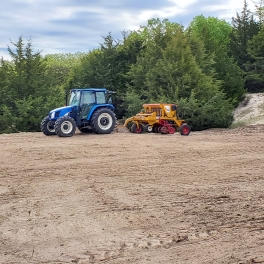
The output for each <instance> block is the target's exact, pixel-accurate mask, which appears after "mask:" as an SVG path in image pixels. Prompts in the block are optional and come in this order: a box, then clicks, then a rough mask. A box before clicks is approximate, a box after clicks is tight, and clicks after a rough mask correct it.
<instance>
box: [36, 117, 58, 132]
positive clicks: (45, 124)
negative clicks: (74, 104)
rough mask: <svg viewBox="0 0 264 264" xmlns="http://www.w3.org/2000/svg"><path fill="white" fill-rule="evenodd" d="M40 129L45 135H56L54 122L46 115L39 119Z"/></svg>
mask: <svg viewBox="0 0 264 264" xmlns="http://www.w3.org/2000/svg"><path fill="white" fill-rule="evenodd" d="M40 129H41V132H43V134H44V135H46V136H52V135H56V133H55V127H54V122H53V121H50V120H49V117H48V116H46V117H44V118H43V120H42V121H41V124H40Z"/></svg>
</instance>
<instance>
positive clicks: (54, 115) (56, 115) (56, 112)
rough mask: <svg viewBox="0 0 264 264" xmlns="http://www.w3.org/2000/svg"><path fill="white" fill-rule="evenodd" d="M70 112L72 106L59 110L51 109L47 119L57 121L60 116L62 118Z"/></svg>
mask: <svg viewBox="0 0 264 264" xmlns="http://www.w3.org/2000/svg"><path fill="white" fill-rule="evenodd" d="M71 111H72V106H64V107H60V108H56V109H53V110H51V111H50V112H49V118H50V119H57V118H59V117H61V116H64V115H65V114H67V113H69V112H71Z"/></svg>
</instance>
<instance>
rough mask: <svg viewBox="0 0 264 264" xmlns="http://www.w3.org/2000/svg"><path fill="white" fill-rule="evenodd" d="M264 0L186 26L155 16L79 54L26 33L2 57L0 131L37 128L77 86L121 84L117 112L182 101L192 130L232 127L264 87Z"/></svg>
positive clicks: (123, 113) (113, 86)
mask: <svg viewBox="0 0 264 264" xmlns="http://www.w3.org/2000/svg"><path fill="white" fill-rule="evenodd" d="M263 2H264V1H263V0H261V1H260V2H259V3H258V4H257V5H256V10H255V11H254V13H252V12H251V11H250V10H249V9H248V5H247V2H246V1H245V2H244V6H243V9H242V11H241V13H237V14H236V16H235V17H233V18H232V23H228V22H226V21H225V20H221V19H219V18H216V17H204V16H203V15H199V16H196V17H195V18H194V19H193V20H192V22H191V23H190V24H189V26H188V27H187V28H184V27H183V26H182V25H181V24H178V23H174V22H171V21H169V20H168V19H164V20H160V19H158V18H157V19H151V20H149V21H148V23H147V25H146V26H141V27H140V28H139V29H138V30H135V31H124V32H122V37H121V39H114V38H113V36H112V34H111V33H109V34H108V35H107V36H106V37H103V41H102V43H101V44H99V46H98V48H96V49H94V50H92V51H89V52H86V53H75V54H70V53H69V54H49V55H46V56H42V54H41V52H34V50H33V47H32V42H31V40H28V41H27V42H26V43H25V41H24V40H23V38H22V36H21V37H19V39H18V41H17V42H11V44H12V45H13V46H14V48H13V49H12V48H11V47H9V46H8V52H9V54H10V57H11V60H4V59H3V58H2V59H1V61H0V91H1V97H0V133H10V132H18V131H39V130H40V121H41V119H42V118H43V117H44V116H46V115H47V113H48V112H49V111H50V110H51V109H54V108H56V107H60V106H62V105H63V104H64V102H65V92H67V91H69V90H70V89H72V88H87V87H94V88H96V87H106V88H108V89H109V90H113V91H116V92H117V94H116V96H115V97H114V105H115V107H116V114H117V117H118V118H119V119H122V118H125V117H128V116H131V115H134V114H136V113H137V112H138V111H139V110H140V109H141V108H142V104H144V103H158V102H160V103H162V102H164V103H176V104H178V106H179V107H178V109H179V115H180V116H181V117H182V118H184V119H185V120H187V122H188V123H189V124H190V125H191V127H192V129H193V130H202V129H206V128H213V127H229V126H230V124H231V123H232V121H233V114H232V113H233V110H234V108H235V107H236V106H237V105H238V103H239V102H240V101H241V100H243V98H244V96H245V93H246V92H264V74H263V73H264V71H263V67H264V27H263V26H262V25H263V12H262V11H263V6H264V5H263Z"/></svg>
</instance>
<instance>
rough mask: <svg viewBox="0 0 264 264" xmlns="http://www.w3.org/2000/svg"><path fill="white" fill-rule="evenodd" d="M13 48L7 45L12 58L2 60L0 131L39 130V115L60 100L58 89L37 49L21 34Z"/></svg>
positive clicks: (42, 115) (40, 116)
mask: <svg viewBox="0 0 264 264" xmlns="http://www.w3.org/2000/svg"><path fill="white" fill-rule="evenodd" d="M12 44H13V45H14V46H15V48H16V49H15V51H13V50H12V49H11V48H10V47H9V46H8V51H9V54H10V57H11V59H12V60H11V62H9V61H5V60H3V59H2V60H1V71H0V72H1V75H2V80H1V83H0V89H1V94H2V102H1V103H2V104H1V111H0V112H1V113H2V114H1V116H0V123H1V128H0V129H1V131H2V132H3V131H5V132H17V131H39V130H40V128H39V127H40V122H41V120H42V118H43V117H44V116H45V115H46V114H47V113H48V111H49V110H50V108H54V107H55V106H56V105H57V103H58V102H60V99H61V97H60V95H61V91H60V90H59V89H56V88H54V87H52V86H51V82H50V81H51V80H50V77H49V75H48V74H47V66H46V62H45V60H43V58H42V57H41V55H40V52H36V53H34V52H33V49H32V43H31V41H28V43H27V44H26V45H25V44H24V42H23V39H22V37H20V38H19V39H18V42H17V43H14V42H12Z"/></svg>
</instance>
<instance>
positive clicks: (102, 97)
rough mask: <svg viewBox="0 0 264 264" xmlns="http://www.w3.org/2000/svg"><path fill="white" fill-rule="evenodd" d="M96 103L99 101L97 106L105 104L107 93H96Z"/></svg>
mask: <svg viewBox="0 0 264 264" xmlns="http://www.w3.org/2000/svg"><path fill="white" fill-rule="evenodd" d="M96 101H97V104H105V93H104V92H96Z"/></svg>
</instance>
